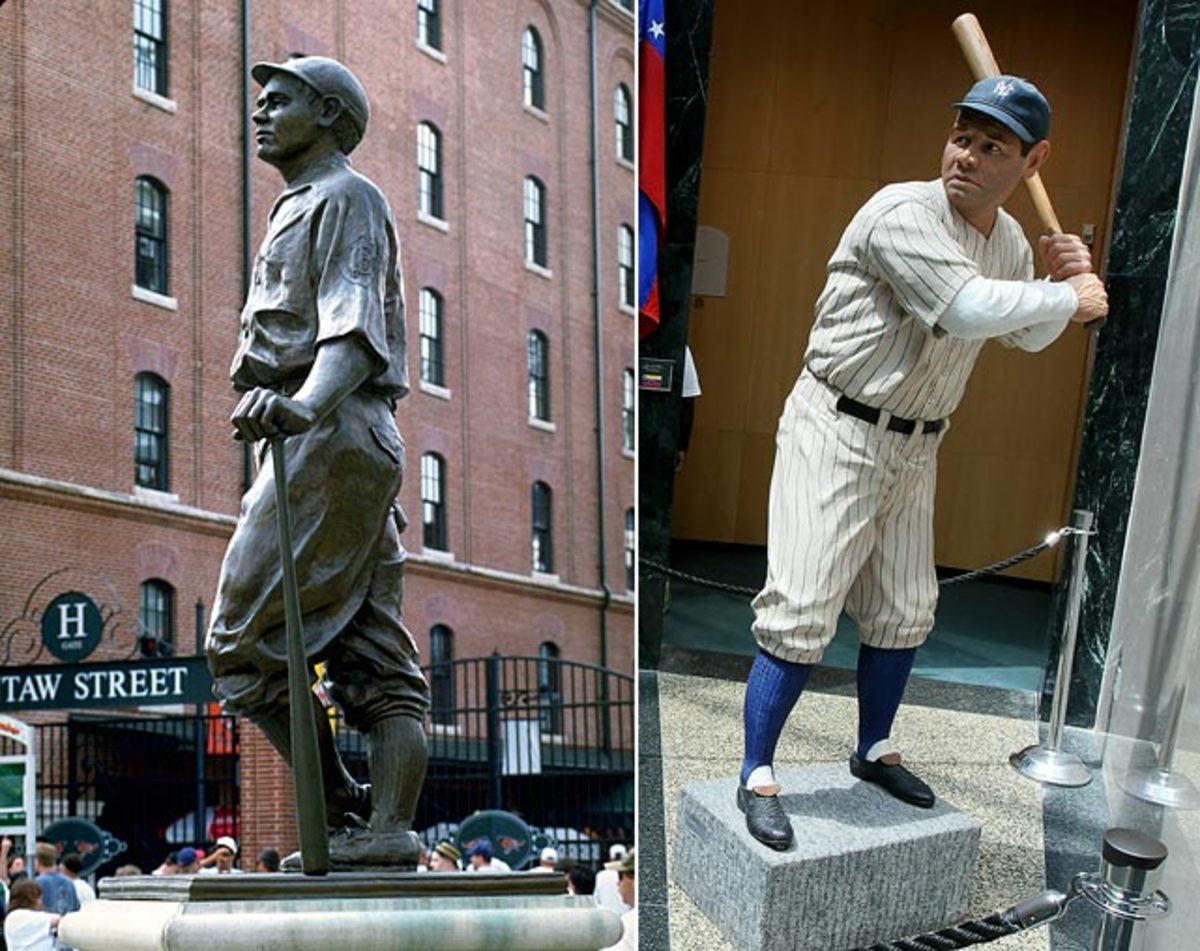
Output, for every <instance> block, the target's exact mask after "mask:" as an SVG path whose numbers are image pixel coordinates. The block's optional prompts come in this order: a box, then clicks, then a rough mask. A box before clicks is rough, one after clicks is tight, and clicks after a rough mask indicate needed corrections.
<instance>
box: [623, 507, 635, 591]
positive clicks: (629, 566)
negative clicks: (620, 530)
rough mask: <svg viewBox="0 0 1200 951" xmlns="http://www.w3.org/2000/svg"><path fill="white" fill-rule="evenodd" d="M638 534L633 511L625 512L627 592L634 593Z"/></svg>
mask: <svg viewBox="0 0 1200 951" xmlns="http://www.w3.org/2000/svg"><path fill="white" fill-rule="evenodd" d="M636 546H637V532H636V529H635V527H634V521H633V509H626V510H625V590H626V591H632V590H633V586H634V584H635V583H636V581H637V572H636V570H635V569H636V564H635V561H634V559H635V558H636V556H637V551H636Z"/></svg>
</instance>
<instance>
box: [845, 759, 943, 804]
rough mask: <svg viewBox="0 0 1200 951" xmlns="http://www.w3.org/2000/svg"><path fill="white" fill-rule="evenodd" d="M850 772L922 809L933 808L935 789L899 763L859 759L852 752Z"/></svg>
mask: <svg viewBox="0 0 1200 951" xmlns="http://www.w3.org/2000/svg"><path fill="white" fill-rule="evenodd" d="M850 774H851V775H852V776H856V777H857V778H859V779H861V780H863V782H867V783H874V784H875V785H876V786H879V787H881V788H883V789H885V790H887V791H888V792H889V793H891V794H892V795H893V796H895V797H896V798H897V799H899V800H901V801H903V802H907V803H909V804H910V805H913V806H919V807H920V808H921V809H932V808H933V804H934V802H935V801H936V799H935V797H934V795H933V790H932V789H930V788H929V787H928V786H927V785H925V783H924V782H922V781H921V780H920V779H918V778H917V777H916V776H914V775H913V774H912V773H910V772H909V771H908V770H907V769H905V768H904V767H903V766H901V765H900V764H899V763H897V764H895V765H894V766H889V765H888V764H887V763H884V762H880V761H879V760H876V761H875V762H874V763H872V762H869V761H868V760H864V759H859V757H858V754H857V753H851V754H850Z"/></svg>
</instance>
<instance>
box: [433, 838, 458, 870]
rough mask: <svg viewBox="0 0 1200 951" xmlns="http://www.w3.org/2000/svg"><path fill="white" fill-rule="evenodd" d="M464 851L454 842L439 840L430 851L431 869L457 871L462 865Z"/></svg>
mask: <svg viewBox="0 0 1200 951" xmlns="http://www.w3.org/2000/svg"><path fill="white" fill-rule="evenodd" d="M461 859H462V852H460V851H459V850H458V847H457V846H455V845H454V843H452V842H439V843H438V844H437V845H435V846H434V847H433V851H432V852H430V853H429V871H431V872H457V871H459V870H460V868H461V866H460V865H459V862H460V861H461Z"/></svg>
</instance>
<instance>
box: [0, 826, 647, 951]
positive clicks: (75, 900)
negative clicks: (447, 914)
mask: <svg viewBox="0 0 1200 951" xmlns="http://www.w3.org/2000/svg"><path fill="white" fill-rule="evenodd" d="M11 852H12V842H11V840H10V839H8V838H4V839H3V840H0V871H2V872H3V873H4V874H2V875H0V920H2V921H3V931H2V932H0V951H4V949H5V948H7V951H70V949H68V948H65V946H63V945H60V944H59V943H58V940H57V931H58V923H59V920H60V919H61V918H62V916H63V915H65V914H68V913H70V912H73V911H79V910H80V909H81V908H82V907H83V906H84V905H86V904H87V903H88V902H90V901H95V899H96V892H95V890H94V889H93V888H92V886H91V885H90V884H89V883H88V882H87V881H86V880H85V879H84V878H83V877H82V872H83V868H84V862H83V859H82V858H81V857H80V856H79V855H77V854H75V853H73V852H72V853H67V854H65V855H63V856H62V857H61V858H60V857H59V855H58V852H57V849H56V848H55V847H54V846H53V845H51V844H50V843H48V842H39V843H38V844H37V846H36V848H35V850H34V855H33V863H34V866H33V872H32V874H30V873H29V872H28V871H27V870H26V867H25V858H24V856H22V855H14V854H11ZM239 855H240V849H239V847H238V843H237V840H236V839H234V838H233V837H232V836H221V837H220V838H219V839H217V841H216V843H215V845H214V846H213V848H212V850H211V851H208V852H206V851H205V850H203V849H199V848H193V847H192V846H185V847H184V848H181V849H178V850H177V851H173V852H169V853H168V854H167V855H166V857H165V858H164V859H163V861H162V863H161V864H160V865H159V866H158V867H157V868H155V869H154V870H153V871H151V872H150V874H151V875H241V874H243V873H244V872H245V871H246V870H245V869H242V868H240V867H239V863H238V857H239ZM279 866H280V855H279V851H278V850H277V849H273V848H266V849H263V850H261V851H260V852H259V853H258V855H257V858H256V860H255V863H254V869H253V870H254V871H255V872H267V873H270V872H278V871H279ZM417 871H418V872H426V873H439V872H463V873H477V874H489V873H490V874H496V873H506V872H512V868H511V867H510V866H509V864H508V863H506V862H505V861H504V860H503V859H500V858H498V857H497V856H496V854H495V849H494V847H493V845H492V843H491V842H490V841H489V840H488V839H486V838H484V839H479V840H477V841H475V842H472V843H471V844H470V847H469V848H467V849H466V851H465V853H464V851H463V850H462V849H460V848H459V847H458V846H457V845H455V844H454V843H453V842H451V841H449V840H446V841H442V842H438V843H437V844H436V845H434V846H433V847H432V848H429V849H426V850H424V851H423V854H422V856H421V863H420V865H419V867H418V869H417ZM114 874H115V875H116V876H117V877H124V876H129V875H141V874H143V872H142V869H141V868H139V867H138V866H136V865H123V866H121V867H120V868H118V869H117V870H116V872H115V873H114ZM524 874H530V875H560V876H561V877H562V880H563V891H564V892H566V893H568V894H571V895H576V896H582V897H584V898H590V899H591V900H592V901H594V902H595V903H596V905H597V906H599V907H601V908H607V909H608V910H610V911H611V912H613V913H614V914H615V915H617V916H619V917H620V918H621V922H622V925H623V926H624V934H623V936H622V939H621V941H620V942H619V943H618V944H615V945H612V947H613V948H614V949H628V948H636V947H637V910H636V904H637V900H636V877H635V876H636V859H635V850H634V849H626V847H625V846H624V845H620V844H617V845H613V846H612V847H611V848H610V849H609V861H608V862H606V863H604V865H603V866H602V867H600V868H599V869H596V868H593V867H592V865H590V864H588V863H586V862H580V861H577V860H575V859H572V858H565V857H562V856H560V854H559V851H558V849H556V848H555V847H554V846H546V847H544V848H543V849H541V851H540V852H539V853H538V856H537V862H536V863H535V864H534V865H533V866H532V867H530V868H529V869H527V870H525V872H524Z"/></svg>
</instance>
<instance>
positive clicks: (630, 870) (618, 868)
mask: <svg viewBox="0 0 1200 951" xmlns="http://www.w3.org/2000/svg"><path fill="white" fill-rule="evenodd" d="M636 852H637V849H630V850H629V851H628V852H626V853H625V854H624V855H622V856H621V857H620V858H619V859H618V860H617V861H615V862H605V863H604V867H605V868H607V869H611V870H612V871H614V872H617V873H620V872H625V873H626V874H627V875H634V874H636V871H635V868H636V862H637V859H636V857H635V854H634V853H636Z"/></svg>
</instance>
